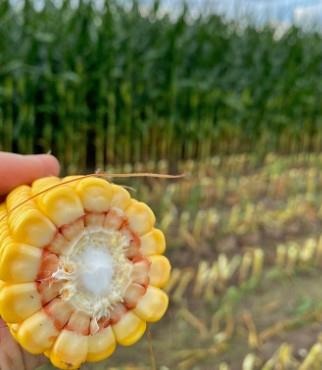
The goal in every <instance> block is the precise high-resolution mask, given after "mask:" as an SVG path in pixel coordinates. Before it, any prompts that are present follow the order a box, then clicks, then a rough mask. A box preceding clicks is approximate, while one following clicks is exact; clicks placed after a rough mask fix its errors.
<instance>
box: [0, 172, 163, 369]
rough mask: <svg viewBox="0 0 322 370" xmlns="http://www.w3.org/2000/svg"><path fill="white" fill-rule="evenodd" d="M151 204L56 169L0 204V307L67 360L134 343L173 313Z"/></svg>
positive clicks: (27, 340)
mask: <svg viewBox="0 0 322 370" xmlns="http://www.w3.org/2000/svg"><path fill="white" fill-rule="evenodd" d="M154 224H155V217H154V214H153V212H152V211H151V210H150V208H149V207H148V206H146V205H145V204H144V203H141V202H138V201H136V200H134V199H132V198H131V197H130V194H129V193H128V191H127V190H125V189H124V188H123V187H121V186H117V185H114V184H110V183H109V182H107V181H106V180H104V179H101V178H97V177H68V178H64V179H59V178H57V177H48V178H42V179H39V180H36V181H35V182H34V183H33V184H32V186H20V187H18V188H16V189H14V190H13V191H12V192H11V193H10V194H9V195H8V196H7V198H6V201H5V203H3V204H1V205H0V287H1V290H0V315H1V316H2V318H3V319H4V320H5V321H6V322H7V324H8V326H9V328H10V330H11V333H12V335H13V336H14V337H15V338H16V340H17V341H18V342H19V343H20V344H21V345H22V346H23V347H24V348H25V349H26V350H27V351H29V352H31V353H34V354H40V353H44V354H45V355H46V356H47V357H49V358H50V360H51V362H52V363H53V365H55V366H56V367H58V368H61V369H76V368H78V367H79V366H80V365H81V364H82V363H84V362H86V361H100V360H102V359H105V358H107V357H109V356H110V355H111V354H112V353H113V351H114V350H115V347H116V345H117V343H119V344H121V345H124V346H129V345H132V344H134V343H135V342H136V341H138V340H139V339H140V338H141V336H142V335H143V334H144V331H145V329H146V322H155V321H157V320H159V319H160V318H161V317H162V316H163V315H164V313H165V311H166V309H167V306H168V296H167V295H166V293H165V292H164V291H163V290H161V288H162V287H164V286H165V284H166V283H167V281H168V278H169V274H170V264H169V261H168V260H167V258H166V257H164V256H163V255H161V254H163V252H164V250H165V239H164V236H163V233H162V232H161V231H160V230H158V229H156V228H154Z"/></svg>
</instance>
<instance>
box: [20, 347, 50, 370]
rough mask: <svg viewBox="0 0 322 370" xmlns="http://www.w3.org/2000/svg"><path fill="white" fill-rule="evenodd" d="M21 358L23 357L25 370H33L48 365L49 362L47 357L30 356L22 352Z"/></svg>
mask: <svg viewBox="0 0 322 370" xmlns="http://www.w3.org/2000/svg"><path fill="white" fill-rule="evenodd" d="M23 357H24V364H25V369H26V370H35V369H36V368H38V367H39V366H42V365H45V364H48V363H49V360H48V358H47V357H45V356H42V355H36V356H35V355H31V354H30V353H27V352H26V351H23Z"/></svg>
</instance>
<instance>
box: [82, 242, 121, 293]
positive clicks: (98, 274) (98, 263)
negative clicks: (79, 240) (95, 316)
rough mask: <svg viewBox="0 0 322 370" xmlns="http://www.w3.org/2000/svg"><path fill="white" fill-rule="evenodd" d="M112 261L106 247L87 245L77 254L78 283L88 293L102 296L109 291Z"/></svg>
mask: <svg viewBox="0 0 322 370" xmlns="http://www.w3.org/2000/svg"><path fill="white" fill-rule="evenodd" d="M114 270H115V268H114V261H113V258H112V256H111V254H110V253H109V252H108V250H107V249H105V250H104V249H96V248H95V247H94V246H92V245H89V246H88V247H87V248H85V249H84V250H83V251H82V252H81V253H80V254H79V256H78V283H79V285H80V287H83V288H84V289H85V290H86V291H87V292H88V293H89V294H93V295H95V296H102V295H104V294H107V293H108V292H109V291H111V283H112V278H113V276H114Z"/></svg>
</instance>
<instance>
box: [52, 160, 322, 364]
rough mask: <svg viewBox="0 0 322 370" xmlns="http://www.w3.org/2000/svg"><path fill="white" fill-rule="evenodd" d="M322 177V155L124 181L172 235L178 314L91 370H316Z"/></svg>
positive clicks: (210, 164) (162, 167)
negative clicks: (178, 176)
mask: <svg viewBox="0 0 322 370" xmlns="http://www.w3.org/2000/svg"><path fill="white" fill-rule="evenodd" d="M170 167H171V163H169V162H167V161H159V162H157V163H145V164H142V163H136V164H135V165H130V164H127V165H122V166H117V167H114V168H111V171H115V172H116V171H122V172H131V171H146V170H148V171H158V172H160V173H166V172H168V171H169V168H170ZM321 167H322V156H321V154H294V155H287V156H285V155H277V154H273V153H268V154H266V155H265V156H264V157H259V156H258V155H255V154H240V155H239V154H237V155H229V156H226V157H224V156H222V155H220V156H215V157H211V158H208V159H207V160H205V161H202V162H196V161H191V160H189V161H181V162H179V163H178V170H179V172H182V173H186V174H187V176H186V177H185V178H184V179H181V180H176V181H173V180H157V179H147V180H138V179H133V180H131V181H126V184H127V185H129V186H131V188H133V190H132V192H133V194H135V196H136V197H138V198H139V199H142V200H144V201H146V202H148V203H149V204H150V205H151V206H152V208H153V209H154V211H155V213H156V216H157V220H158V222H157V224H158V227H160V228H161V229H162V230H164V232H165V234H166V236H167V248H168V250H167V256H168V258H169V259H170V261H171V263H172V266H173V269H172V274H171V278H170V281H169V283H168V285H167V286H166V291H167V293H168V294H169V296H170V302H171V304H170V310H169V312H168V313H167V314H166V316H165V318H164V319H163V321H162V322H160V323H159V324H155V325H152V326H151V327H150V329H149V330H150V331H149V332H148V335H146V336H145V337H144V338H143V339H142V340H141V341H140V342H139V343H138V344H137V345H135V346H134V347H133V348H119V349H118V350H117V352H116V354H115V355H114V357H112V358H111V359H109V360H107V361H106V362H104V363H102V364H99V365H86V366H84V369H117V370H121V369H132V370H134V369H136V370H139V369H141V370H143V369H163V370H166V369H180V370H186V369H187V370H188V369H202V370H208V369H209V370H212V369H219V370H222V369H224V370H230V369H243V370H259V369H264V370H268V369H294V370H295V369H301V370H308V369H320V367H321V364H322V332H321V321H322V305H321V298H322V296H321V289H320V283H319V276H320V275H319V274H320V269H321V268H322V233H321V224H322V207H321V204H322V197H321V190H322V176H321ZM46 369H49V367H46Z"/></svg>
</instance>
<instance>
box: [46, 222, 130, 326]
mask: <svg viewBox="0 0 322 370" xmlns="http://www.w3.org/2000/svg"><path fill="white" fill-rule="evenodd" d="M129 244H130V241H129V238H128V237H127V236H125V235H124V234H123V233H121V232H120V231H117V230H106V229H103V228H95V229H90V228H87V229H85V230H84V231H83V232H82V233H81V234H80V235H79V236H78V238H77V239H76V240H75V241H74V242H73V245H72V247H71V248H70V249H69V252H68V255H61V256H60V265H59V269H58V270H57V271H56V272H55V273H54V274H53V277H54V278H55V279H56V280H62V281H63V282H64V285H63V288H62V289H61V292H60V293H61V297H62V299H64V300H68V301H69V302H71V303H72V304H73V305H74V306H75V308H77V309H80V310H82V311H84V312H86V313H88V314H89V315H91V316H92V317H95V318H96V319H97V320H98V319H99V318H101V317H103V316H108V315H109V314H110V313H111V311H112V309H113V307H114V306H115V304H117V303H118V302H122V301H123V296H124V293H125V291H126V289H127V288H128V286H129V285H130V284H131V281H132V279H131V275H132V270H133V264H132V263H131V261H129V260H128V258H127V257H126V250H127V248H128V247H129Z"/></svg>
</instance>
